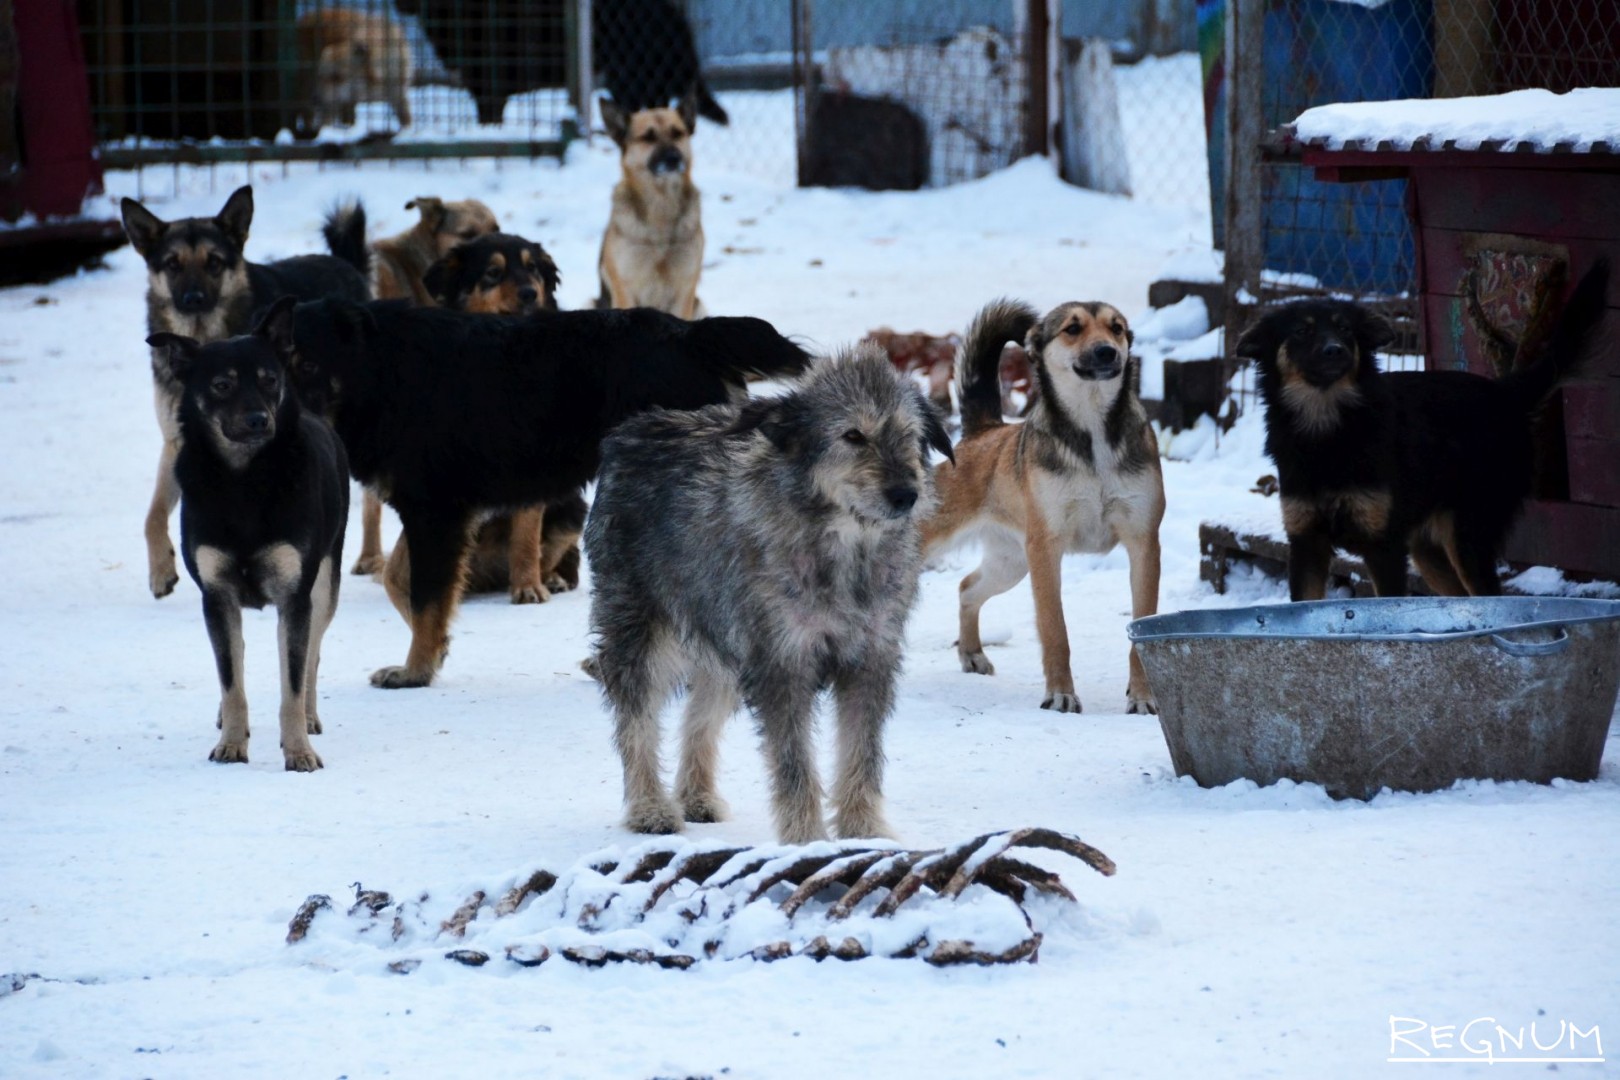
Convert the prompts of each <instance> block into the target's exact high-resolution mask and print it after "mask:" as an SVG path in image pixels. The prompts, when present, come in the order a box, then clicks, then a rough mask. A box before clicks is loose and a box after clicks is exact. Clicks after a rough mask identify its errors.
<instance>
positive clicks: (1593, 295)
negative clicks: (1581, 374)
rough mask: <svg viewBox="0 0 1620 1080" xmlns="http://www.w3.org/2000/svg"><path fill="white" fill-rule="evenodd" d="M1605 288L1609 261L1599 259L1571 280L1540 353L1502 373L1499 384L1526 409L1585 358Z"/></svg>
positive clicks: (1593, 333) (1595, 327)
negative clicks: (1522, 365) (1572, 281)
mask: <svg viewBox="0 0 1620 1080" xmlns="http://www.w3.org/2000/svg"><path fill="white" fill-rule="evenodd" d="M1608 291H1609V260H1608V259H1607V258H1599V259H1598V260H1597V261H1596V262H1594V263H1593V264H1592V265H1591V267H1590V268H1589V269H1588V270H1587V271H1586V273H1585V275H1583V276H1582V277H1581V280H1580V281H1578V282H1576V283H1575V290H1574V291H1573V292H1571V293H1570V294H1569V302H1568V303H1567V304H1565V305H1564V310H1563V312H1562V313H1561V314H1560V315H1559V316H1558V325H1557V326H1555V327H1554V328H1553V332H1552V334H1551V335H1550V336H1549V337H1548V339H1547V342H1546V346H1545V348H1544V349H1543V350H1542V354H1541V355H1540V356H1539V357H1537V358H1536V359H1535V361H1534V362H1533V363H1531V364H1529V365H1527V366H1525V367H1522V368H1519V369H1518V370H1517V371H1513V372H1510V373H1508V374H1507V375H1504V376H1502V380H1501V381H1502V383H1503V384H1504V385H1506V386H1507V387H1508V388H1509V389H1511V390H1512V391H1513V393H1514V394H1515V396H1517V397H1518V399H1519V400H1520V401H1522V402H1524V404H1525V406H1526V408H1530V409H1534V408H1535V407H1536V406H1537V405H1540V404H1541V402H1542V401H1543V400H1544V399H1545V398H1546V397H1547V395H1548V394H1550V393H1552V391H1553V387H1555V386H1557V385H1558V384H1559V383H1560V382H1562V381H1563V380H1565V379H1567V378H1569V377H1570V376H1571V375H1573V374H1575V372H1576V371H1577V370H1578V369H1579V368H1580V366H1581V364H1582V363H1583V362H1584V361H1585V360H1586V357H1587V355H1588V353H1590V352H1591V349H1592V345H1593V341H1594V339H1595V337H1596V330H1597V326H1598V323H1599V322H1600V321H1601V320H1602V318H1603V308H1604V300H1605V299H1606V298H1607V296H1608Z"/></svg>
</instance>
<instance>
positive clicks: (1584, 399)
mask: <svg viewBox="0 0 1620 1080" xmlns="http://www.w3.org/2000/svg"><path fill="white" fill-rule="evenodd" d="M1564 430H1565V431H1567V432H1568V433H1569V434H1570V436H1571V437H1572V438H1582V439H1613V438H1620V379H1612V378H1595V379H1575V380H1573V381H1571V382H1567V383H1565V384H1564Z"/></svg>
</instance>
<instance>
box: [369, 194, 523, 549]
mask: <svg viewBox="0 0 1620 1080" xmlns="http://www.w3.org/2000/svg"><path fill="white" fill-rule="evenodd" d="M405 209H407V210H415V211H416V212H417V215H418V220H417V222H416V224H415V225H412V226H411V227H410V228H408V229H406V230H405V231H404V232H402V233H400V234H398V235H397V236H390V237H386V238H384V239H382V240H378V241H377V242H376V243H374V244H372V245H371V263H372V268H373V270H372V293H373V295H375V296H376V298H377V299H378V300H409V301H410V302H411V303H413V304H419V305H423V306H431V305H433V304H435V303H437V301H436V300H435V299H434V298H433V294H432V292H430V291H429V290H428V287H427V284H426V282H425V280H424V279H425V277H426V276H427V272H428V270H429V269H430V268H431V267H432V266H433V264H434V263H435V262H438V261H439V260H440V259H442V258H444V257H445V256H446V255H448V254H450V252H451V251H452V250H453V249H454V248H455V247H456V245H458V244H465V243H468V242H470V241H473V240H476V239H478V238H479V237H480V236H488V235H489V234H490V233H493V232H497V231H499V229H500V225H499V223H498V222H497V221H496V220H495V212H494V211H492V210H491V209H490V208H489V207H487V206H485V205H484V204H483V203H481V202H479V201H478V200H477V199H459V200H452V201H450V202H445V201H444V200H443V199H441V198H439V197H438V196H436V195H418V196H417V197H416V198H414V199H412V200H411V201H410V202H408V203H406V204H405ZM387 561H388V555H387V553H386V552H384V551H383V546H382V500H381V499H379V498H377V496H376V493H374V492H372V491H370V490H369V489H368V490H367V491H366V492H365V494H364V495H363V496H362V501H361V504H360V554H359V555H358V556H356V557H355V561H354V566H353V567H351V568H350V570H349V572H350V573H352V574H365V575H368V576H369V575H371V574H380V573H382V572H383V568H384V566H385V565H386V563H387Z"/></svg>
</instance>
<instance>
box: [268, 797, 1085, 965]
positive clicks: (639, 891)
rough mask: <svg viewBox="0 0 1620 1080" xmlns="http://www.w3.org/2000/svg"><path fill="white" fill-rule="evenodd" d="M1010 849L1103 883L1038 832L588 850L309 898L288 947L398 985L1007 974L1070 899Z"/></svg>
mask: <svg viewBox="0 0 1620 1080" xmlns="http://www.w3.org/2000/svg"><path fill="white" fill-rule="evenodd" d="M1014 847H1019V848H1047V849H1053V850H1058V851H1062V852H1065V853H1067V854H1070V855H1073V856H1075V857H1076V858H1079V859H1081V860H1082V861H1083V862H1085V863H1086V864H1087V865H1089V866H1091V867H1093V868H1094V869H1096V870H1097V871H1098V872H1099V873H1102V874H1110V875H1111V874H1112V873H1113V872H1114V864H1113V862H1112V861H1110V860H1109V859H1108V857H1107V856H1105V855H1103V854H1102V852H1100V851H1097V850H1096V849H1095V848H1092V847H1090V846H1089V845H1087V844H1085V843H1083V842H1082V841H1080V840H1079V839H1077V838H1075V837H1072V836H1066V835H1064V834H1062V833H1056V832H1052V831H1051V830H1046V829H1021V830H1018V831H1016V832H1010V833H994V834H989V835H986V836H980V837H977V838H975V839H973V840H970V841H968V842H967V843H965V844H960V845H957V846H956V847H954V848H946V849H941V850H936V851H925V852H917V851H906V850H904V849H902V848H899V847H897V846H894V845H892V844H880V845H877V846H874V845H872V844H870V843H865V842H860V843H849V842H843V843H833V842H828V841H823V842H820V843H814V844H806V845H802V846H782V845H771V846H763V847H743V848H739V847H733V846H729V845H726V844H723V843H720V842H717V841H709V842H706V843H697V844H694V843H691V842H688V841H686V840H680V839H676V840H668V839H657V840H652V841H648V842H646V843H643V844H640V845H637V846H635V847H633V848H631V849H630V850H629V851H626V852H620V851H619V850H618V849H610V850H608V851H603V852H598V853H597V854H595V855H591V856H588V857H586V858H585V859H582V860H580V861H579V862H577V863H575V864H574V866H572V867H571V868H569V869H568V870H565V871H564V872H563V873H562V874H560V875H559V874H555V873H552V872H551V871H550V870H546V869H544V868H542V869H529V870H525V871H522V872H520V873H516V874H509V875H507V876H506V877H504V878H502V879H499V883H498V884H497V885H495V886H493V887H470V888H469V887H468V886H466V885H462V886H460V887H450V888H438V889H429V890H425V891H421V892H419V893H417V894H416V895H415V899H407V900H403V901H398V902H396V901H395V899H394V898H393V896H392V895H390V894H389V893H387V892H384V891H382V890H378V889H366V888H363V887H362V886H361V885H359V884H358V883H357V884H356V885H355V886H354V889H355V901H354V904H353V906H352V907H350V908H349V909H348V921H347V922H339V921H337V920H334V919H330V918H319V916H320V913H321V912H323V911H330V910H332V901H331V897H329V896H325V895H316V896H311V897H310V898H309V899H308V900H306V901H305V902H304V904H303V906H302V907H300V908H299V910H298V913H297V914H296V915H295V916H294V917H293V920H292V923H291V924H290V926H289V928H288V933H287V942H288V944H290V945H300V944H301V943H303V942H305V941H308V942H309V943H310V946H313V947H314V948H315V951H316V952H317V953H318V956H317V957H315V958H312V960H313V962H315V963H317V964H319V965H320V966H322V967H344V966H353V967H358V968H360V969H362V970H365V969H368V968H372V969H374V968H375V966H376V965H375V956H374V953H373V952H372V950H381V951H384V952H386V953H388V954H389V955H391V956H393V957H394V959H392V960H391V961H389V962H388V964H387V967H388V969H389V970H391V971H394V972H398V973H401V974H408V973H410V972H412V971H415V970H416V969H417V968H418V967H420V966H421V964H422V963H423V962H424V961H431V960H436V959H443V960H449V961H455V962H457V963H461V964H465V965H467V966H470V967H481V966H482V965H483V964H485V963H487V962H488V961H489V959H490V958H491V957H492V956H497V955H504V956H505V957H506V958H507V959H508V960H510V961H512V962H514V963H517V964H519V965H522V966H524V967H536V966H538V965H539V964H541V963H543V962H544V961H545V960H547V959H548V958H550V957H551V956H553V955H560V956H562V957H563V958H565V959H568V960H571V961H573V962H575V963H582V964H587V965H590V966H599V965H601V964H604V963H607V962H609V961H629V962H635V963H652V964H657V965H659V966H661V967H672V968H687V967H690V966H691V965H692V964H694V963H695V962H697V961H698V960H699V959H703V958H713V959H720V960H737V959H756V960H777V959H782V958H784V957H787V956H801V955H802V956H809V957H811V958H813V959H817V960H820V959H825V958H826V957H828V956H836V957H838V958H839V959H844V960H854V959H859V958H861V957H866V956H887V957H898V958H910V957H919V956H920V957H922V958H923V959H925V960H927V961H928V962H929V963H931V964H935V965H940V966H943V965H948V964H959V963H979V964H989V963H1010V962H1014V961H1018V960H1026V959H1032V958H1033V957H1034V956H1035V952H1036V950H1037V949H1038V948H1039V947H1040V942H1041V934H1040V933H1039V932H1038V931H1036V929H1035V927H1034V924H1033V922H1032V921H1031V919H1030V917H1029V914H1028V913H1027V911H1026V910H1025V908H1024V907H1023V901H1024V899H1025V898H1026V897H1027V896H1029V895H1030V894H1032V893H1042V894H1046V895H1049V896H1055V897H1060V898H1062V899H1065V900H1069V901H1073V900H1074V895H1073V894H1072V893H1070V892H1069V890H1068V889H1067V888H1065V887H1064V885H1063V883H1062V881H1061V880H1059V878H1058V876H1057V875H1056V874H1055V873H1053V872H1051V871H1049V870H1045V869H1042V868H1040V867H1038V866H1034V865H1031V864H1029V863H1027V862H1024V861H1021V860H1017V859H1012V858H1009V857H1008V856H1007V852H1008V850H1009V849H1011V848H1014ZM495 896H499V897H500V899H499V900H492V898H493V897H495ZM450 946H454V947H450ZM305 947H306V948H307V947H309V946H305ZM447 948H449V951H446V949H447Z"/></svg>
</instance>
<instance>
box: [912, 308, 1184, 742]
mask: <svg viewBox="0 0 1620 1080" xmlns="http://www.w3.org/2000/svg"><path fill="white" fill-rule="evenodd" d="M1020 339H1021V340H1022V341H1023V342H1024V350H1025V352H1026V353H1027V354H1028V356H1029V359H1030V363H1031V364H1032V366H1033V368H1034V374H1035V383H1036V388H1037V392H1036V397H1035V401H1034V403H1033V405H1032V406H1031V407H1030V409H1029V412H1028V416H1027V418H1026V419H1025V421H1024V422H1023V423H1022V424H1015V425H1009V424H1007V423H1005V422H1004V421H1003V419H1002V414H1001V383H1000V379H999V376H998V370H999V366H1000V361H1001V352H1002V346H1003V345H1004V344H1005V343H1006V342H1008V341H1010V340H1020ZM1132 340H1133V339H1132V335H1131V330H1130V326H1129V325H1128V324H1127V323H1126V321H1125V317H1124V316H1123V315H1121V314H1120V313H1119V311H1118V309H1116V308H1114V307H1112V306H1111V305H1109V304H1103V303H1095V302H1088V303H1068V304H1060V305H1059V306H1058V307H1055V308H1053V309H1052V310H1051V311H1050V312H1048V313H1047V314H1046V316H1045V317H1044V318H1040V317H1037V315H1036V313H1035V309H1034V308H1032V307H1029V306H1028V305H1026V304H1021V303H1017V302H1014V301H1009V300H1002V301H997V302H995V303H992V304H990V305H989V306H987V307H986V308H985V309H984V310H983V311H981V312H979V314H978V316H977V318H975V319H974V321H973V325H972V326H971V327H970V328H969V329H968V333H967V337H966V339H965V340H964V341H963V344H962V351H961V353H960V354H959V357H958V359H957V368H956V379H957V386H958V387H959V388H960V395H961V401H962V442H961V443H960V445H958V446H957V448H956V463H955V464H954V465H942V466H940V467H939V469H938V470H937V471H936V472H935V476H934V481H935V483H936V485H937V486H938V488H939V499H940V508H939V512H938V513H937V514H936V515H935V516H934V517H933V518H932V519H930V520H929V521H927V522H925V523H924V524H923V542H924V544H925V546H926V548H927V550H928V551H930V552H933V551H935V550H938V549H940V548H942V547H944V546H946V545H948V544H950V543H952V542H953V541H955V540H956V539H957V538H958V537H968V536H977V537H978V538H979V539H980V540H981V541H982V542H983V545H984V559H983V561H982V562H981V563H980V564H979V568H978V569H977V570H975V571H973V573H971V574H969V575H968V576H967V577H965V578H963V579H962V587H961V593H962V596H961V636H960V638H959V639H958V641H957V655H958V656H959V657H960V659H961V661H962V670H963V671H967V672H976V673H978V674H981V675H991V674H994V673H995V668H994V667H993V666H992V665H991V663H990V659H989V658H988V657H987V656H985V654H984V646H983V644H982V642H981V639H980V637H979V609H980V608H981V607H983V606H984V602H985V601H986V600H988V599H990V598H991V597H992V596H997V595H999V594H1001V593H1004V592H1006V591H1007V590H1008V589H1010V588H1012V587H1013V586H1014V585H1016V584H1018V583H1019V582H1020V581H1022V580H1023V579H1024V576H1025V575H1026V574H1028V575H1029V577H1030V584H1031V586H1032V587H1033V589H1034V593H1035V629H1036V633H1037V634H1038V635H1039V637H1040V642H1041V667H1042V668H1043V669H1044V671H1045V675H1046V696H1045V697H1044V698H1043V699H1042V700H1041V708H1043V709H1056V710H1057V711H1059V712H1079V711H1080V698H1079V696H1078V695H1077V694H1075V692H1074V675H1073V672H1072V671H1071V669H1070V666H1069V632H1068V627H1067V625H1066V624H1065V622H1064V617H1063V591H1062V563H1063V555H1064V553H1065V552H1069V551H1084V552H1095V553H1101V552H1106V551H1112V550H1113V548H1114V546H1115V545H1116V544H1123V545H1125V550H1126V552H1127V553H1128V554H1129V555H1130V560H1131V615H1132V617H1133V618H1138V619H1140V618H1142V617H1143V616H1145V615H1152V614H1153V613H1154V612H1155V611H1157V610H1158V606H1159V522H1160V521H1162V520H1163V518H1164V479H1163V477H1162V475H1161V474H1160V471H1159V444H1158V440H1157V439H1155V438H1154V435H1153V429H1152V427H1151V426H1149V424H1148V419H1147V413H1146V412H1145V410H1144V409H1143V408H1142V403H1141V401H1140V400H1139V399H1138V397H1137V391H1136V382H1137V370H1136V362H1135V361H1134V360H1133V359H1132V358H1131V355H1130V348H1131V342H1132ZM1125 697H1126V710H1127V711H1128V712H1133V713H1151V712H1157V711H1158V705H1157V704H1156V703H1155V701H1154V699H1153V692H1152V690H1151V689H1150V688H1149V687H1148V681H1147V674H1146V672H1144V671H1143V669H1142V663H1141V661H1140V660H1139V659H1137V656H1136V653H1135V651H1134V650H1133V651H1132V652H1131V654H1130V682H1129V684H1128V685H1127V687H1126V691H1125Z"/></svg>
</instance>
